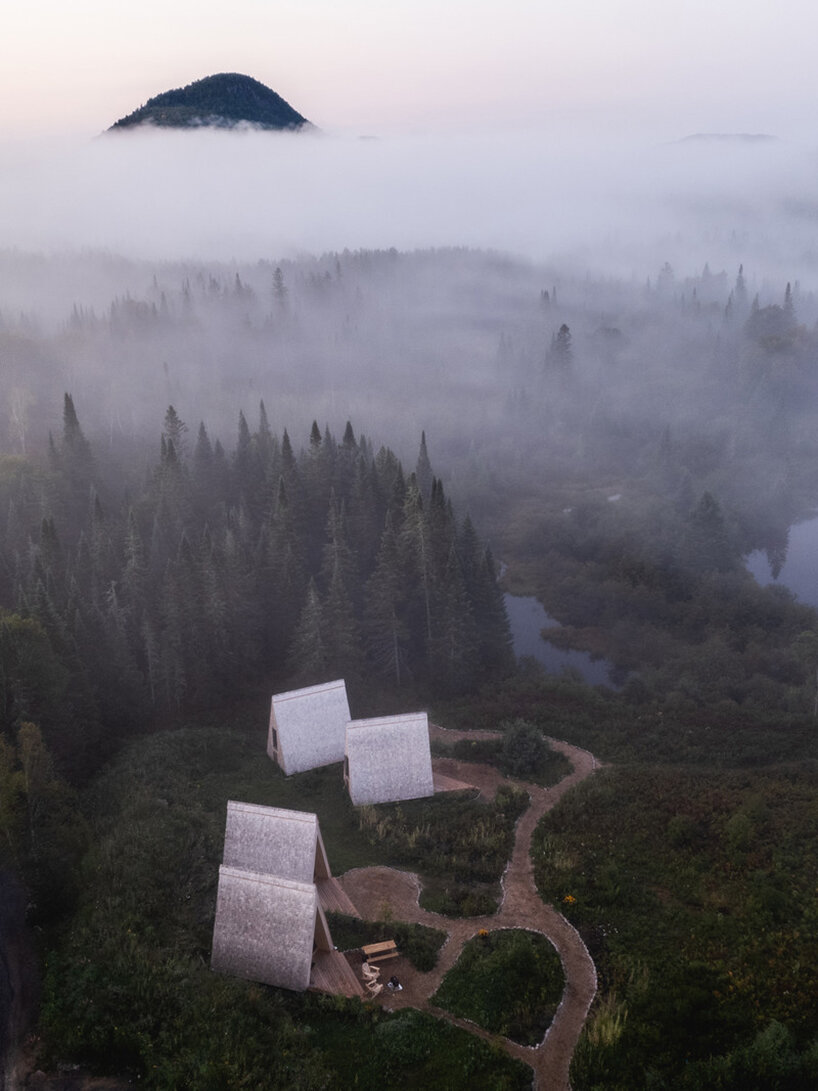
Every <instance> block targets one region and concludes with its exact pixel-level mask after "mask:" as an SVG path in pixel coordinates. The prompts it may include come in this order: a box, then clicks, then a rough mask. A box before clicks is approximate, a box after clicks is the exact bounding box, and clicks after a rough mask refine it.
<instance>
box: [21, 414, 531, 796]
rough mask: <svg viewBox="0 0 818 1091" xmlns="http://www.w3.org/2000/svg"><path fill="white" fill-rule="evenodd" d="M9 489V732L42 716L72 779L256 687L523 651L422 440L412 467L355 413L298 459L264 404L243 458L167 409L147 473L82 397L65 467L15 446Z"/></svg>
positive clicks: (415, 670) (439, 684)
mask: <svg viewBox="0 0 818 1091" xmlns="http://www.w3.org/2000/svg"><path fill="white" fill-rule="evenodd" d="M157 430H158V429H157ZM0 493H2V497H1V498H0V511H1V512H2V513H3V516H2V522H0V561H1V562H2V563H0V607H2V608H3V609H2V610H0V670H1V672H2V673H0V678H2V689H3V693H2V698H3V699H2V702H0V715H1V716H2V722H0V728H2V731H3V732H6V733H8V734H9V737H11V736H12V735H13V732H14V730H15V728H16V727H17V726H18V725H19V723H20V722H22V721H34V722H36V723H37V724H39V725H40V726H41V728H42V731H43V735H44V737H45V740H46V743H47V745H48V746H49V748H50V749H51V750H52V752H53V753H54V755H55V757H56V758H57V759H58V761H59V763H60V766H61V767H62V768H63V770H65V771H67V772H69V773H70V774H72V775H74V776H75V777H82V776H84V775H86V774H87V773H88V772H89V771H90V770H92V769H93V768H94V767H95V766H96V765H97V764H98V763H99V761H100V757H101V755H102V756H104V753H105V752H106V751H107V752H108V753H110V752H111V751H112V749H115V747H116V745H117V743H118V740H119V739H121V738H125V737H129V736H130V735H131V734H132V733H133V732H138V731H141V730H144V729H145V727H146V725H148V724H150V723H151V722H152V721H153V720H154V719H156V718H157V717H161V718H162V719H163V720H166V719H167V717H168V715H173V714H176V713H186V712H193V711H195V710H196V709H201V708H210V707H213V706H215V705H223V704H224V705H226V704H229V703H231V702H233V703H235V702H236V701H237V700H240V699H242V698H243V697H246V696H247V695H248V693H252V692H254V691H256V692H257V691H258V690H259V689H261V690H264V691H265V692H267V693H269V692H275V689H274V688H273V687H274V686H277V687H278V688H280V689H285V688H289V687H290V686H295V685H309V684H314V683H317V682H321V681H326V680H328V679H331V678H336V677H344V678H346V680H347V684H348V686H350V687H351V690H352V692H353V693H356V692H357V693H361V692H362V691H364V690H366V691H367V692H370V693H371V692H372V690H373V688H376V687H379V686H380V687H381V688H382V690H384V691H392V692H394V691H395V690H399V691H400V692H401V693H402V694H403V695H404V697H403V699H409V698H408V694H409V693H411V694H412V699H417V698H418V696H420V695H423V694H425V695H430V694H439V695H450V694H457V693H461V692H464V691H465V690H467V689H468V688H470V687H472V686H473V685H474V684H475V682H476V681H477V680H478V679H480V680H484V679H486V678H487V677H491V676H492V675H495V676H496V675H497V674H498V673H503V672H505V671H507V670H508V669H509V668H511V667H512V666H513V656H512V653H511V650H510V636H509V629H508V621H507V618H506V615H505V608H504V605H503V599H502V594H501V592H500V591H499V589H498V586H497V583H496V580H495V572H494V565H493V561H492V557H491V554H490V552H489V551H488V550H487V549H486V548H485V547H484V546H483V544H481V542H480V541H479V539H478V537H477V535H476V533H475V530H474V528H473V526H472V524H471V522H470V520H469V519H468V518H466V519H464V520H463V521H458V520H457V519H456V517H455V514H454V512H453V510H452V507H451V504H450V503H449V502H448V501H447V499H446V497H445V496H444V492H443V486H442V485H441V483H440V482H439V481H438V480H437V479H436V478H435V477H434V475H433V473H432V470H431V466H430V463H429V459H428V455H427V452H426V445H425V440H422V442H421V447H420V455H419V458H418V462H417V469H416V472H415V473H412V474H409V475H408V476H407V475H406V474H405V473H404V471H403V468H402V466H401V464H400V462H399V461H398V459H397V458H396V456H395V455H394V454H393V453H392V452H391V451H390V450H389V449H388V448H385V447H384V448H381V449H380V450H379V451H378V452H377V453H374V452H373V450H372V449H371V447H370V445H369V443H368V442H367V440H366V439H365V438H363V437H360V438H356V437H355V434H354V432H353V429H352V426H351V425H349V424H348V425H347V427H346V431H345V432H344V436H343V438H342V440H341V441H340V442H338V441H336V439H335V438H334V437H333V436H332V435H331V434H330V433H329V431H328V430H327V431H325V432H324V433H323V434H322V433H321V431H320V430H319V428H318V426H317V424H314V425H313V427H312V432H311V435H310V437H309V442H308V445H307V446H306V448H305V449H304V450H303V451H302V452H301V453H298V454H297V453H296V452H295V451H294V450H293V447H292V445H291V442H290V439H289V436H288V434H287V432H286V430H285V432H284V434H283V436H282V437H281V438H279V437H277V436H276V435H274V434H273V433H272V432H271V430H270V428H269V425H268V423H267V417H266V413H265V410H264V405H263V403H262V404H261V406H260V411H259V421H258V427H257V429H256V430H255V431H251V429H250V427H249V426H248V424H247V421H246V419H245V417H244V415H243V414H241V415H240V418H239V429H238V437H237V442H236V446H235V449H234V450H233V452H232V453H230V454H228V453H227V452H225V450H224V449H223V447H222V445H221V443H220V442H219V441H218V440H215V441H211V439H210V437H209V435H208V433H207V430H206V429H205V426H204V425H203V424H202V425H200V427H199V429H198V434H197V435H196V437H195V439H192V438H190V437H189V436H188V430H187V427H186V426H185V424H184V422H183V421H182V420H181V419H180V417H179V416H178V414H177V413H176V411H175V410H174V409H173V408H172V407H171V408H169V409H168V411H167V414H166V416H165V421H164V429H163V431H162V435H161V444H160V447H159V459H158V461H157V462H156V464H155V465H153V466H152V467H151V468H150V469H149V470H148V473H147V478H146V480H144V482H142V483H140V482H139V481H138V480H137V481H134V478H133V475H132V474H128V473H125V472H124V471H123V472H122V473H121V475H120V473H119V471H117V472H116V473H112V472H111V468H110V466H106V465H103V463H102V460H98V459H97V458H96V457H95V453H94V451H93V449H92V447H91V445H90V444H89V442H88V441H87V439H86V438H85V436H84V434H83V431H82V428H81V426H80V423H79V420H78V417H77V413H76V411H75V408H74V403H73V400H72V398H71V397H70V396H69V395H66V396H65V406H64V426H63V435H62V437H61V439H60V441H59V442H53V443H52V445H51V452H50V467H49V468H47V469H45V468H40V467H38V466H36V465H35V464H34V463H33V462H32V461H30V460H26V459H22V458H10V457H7V458H5V459H2V460H0ZM407 687H409V688H408V689H407Z"/></svg>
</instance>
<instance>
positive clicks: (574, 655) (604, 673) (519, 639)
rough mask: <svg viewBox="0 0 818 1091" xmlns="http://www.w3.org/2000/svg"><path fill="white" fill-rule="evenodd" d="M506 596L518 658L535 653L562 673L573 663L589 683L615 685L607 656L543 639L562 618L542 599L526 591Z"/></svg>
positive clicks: (553, 671)
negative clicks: (557, 645) (549, 611)
mask: <svg viewBox="0 0 818 1091" xmlns="http://www.w3.org/2000/svg"><path fill="white" fill-rule="evenodd" d="M504 598H505V603H506V613H507V614H508V621H509V625H510V626H511V635H512V637H513V639H514V654H515V655H516V656H517V658H518V659H519V658H520V656H523V655H527V656H531V657H532V658H534V659H536V660H537V661H538V662H539V663H542V665H543V666H544V667H545V669H546V670H547V671H548V673H549V674H559V673H560V672H561V671H563V670H565V668H566V667H573V668H574V669H575V670H578V671H579V673H580V674H581V675H582V677H583V678H584V679H585V681H586V682H588V684H589V685H592V686H595V685H599V684H602V685H605V686H613V683H612V682H611V678H610V671H611V664H610V663H609V662H608V661H607V659H592V658H591V656H590V655H589V654H588V652H576V651H563V650H562V648H555V647H554V645H553V644H549V642H548V641H547V640H544V639H543V637H542V635H541V634H542V630H543V629H555V628H558V627H559V622H558V621H555V620H554V618H552V617H551V615H550V614H547V613H546V612H545V610H544V609H543V606H542V603H541V602H539V601H538V600H537V599H535V598H532V597H525V596H522V595H509V594H506V595H505V596H504ZM614 688H615V687H614Z"/></svg>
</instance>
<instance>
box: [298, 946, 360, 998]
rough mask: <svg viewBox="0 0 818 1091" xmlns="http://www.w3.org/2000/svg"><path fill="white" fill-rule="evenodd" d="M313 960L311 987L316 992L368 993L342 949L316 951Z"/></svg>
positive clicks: (335, 993)
mask: <svg viewBox="0 0 818 1091" xmlns="http://www.w3.org/2000/svg"><path fill="white" fill-rule="evenodd" d="M312 961H313V966H312V972H311V973H310V989H311V990H313V991H314V992H320V993H331V994H332V995H333V996H365V995H366V994H365V992H364V987H363V985H362V984H361V982H360V981H359V980H358V978H357V976H356V974H355V971H354V970H353V969H352V967H351V966H350V964H349V963H348V962H347V960H346V958H344V956H343V955H342V954H341V952H340V951H314V952H313V959H312Z"/></svg>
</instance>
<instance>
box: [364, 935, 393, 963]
mask: <svg viewBox="0 0 818 1091" xmlns="http://www.w3.org/2000/svg"><path fill="white" fill-rule="evenodd" d="M361 950H362V951H363V955H364V960H365V961H366V962H385V961H386V959H388V958H397V957H398V955H399V954H400V951H399V950H398V946H397V944H396V943H395V941H394V940H393V939H387V940H384V941H383V943H370V944H367V946H366V947H362V948H361Z"/></svg>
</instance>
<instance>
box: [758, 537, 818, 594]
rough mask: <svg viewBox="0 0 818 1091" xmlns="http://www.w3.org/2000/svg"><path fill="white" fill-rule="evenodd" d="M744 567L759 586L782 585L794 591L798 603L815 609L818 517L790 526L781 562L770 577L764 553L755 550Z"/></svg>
mask: <svg viewBox="0 0 818 1091" xmlns="http://www.w3.org/2000/svg"><path fill="white" fill-rule="evenodd" d="M747 568H748V570H749V571H750V572H751V573H752V574H753V575H754V576H755V578H756V579H757V580H758V582H759V583H760V584H763V585H765V586H766V585H767V584H768V583H777V584H781V585H783V586H784V587H789V589H790V590H791V591H792V592H794V593H795V594H796V595H797V596H798V599H799V601H800V602H805V603H808V604H809V605H810V606H818V518H814V519H807V520H805V522H803V523H796V524H795V525H794V526H791V527H790V533H789V543H788V545H787V549H786V553H785V555H784V563H783V564H782V565H781V570H780V572H779V573H778V576H777V578H775V579H774V578H773V574H772V570H771V568H770V562H769V560H768V557H767V554H766V552H765V551H764V550H762V549H757V550H756V551H755V552H754V553H751V554H750V556H749V557H748V558H747Z"/></svg>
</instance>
